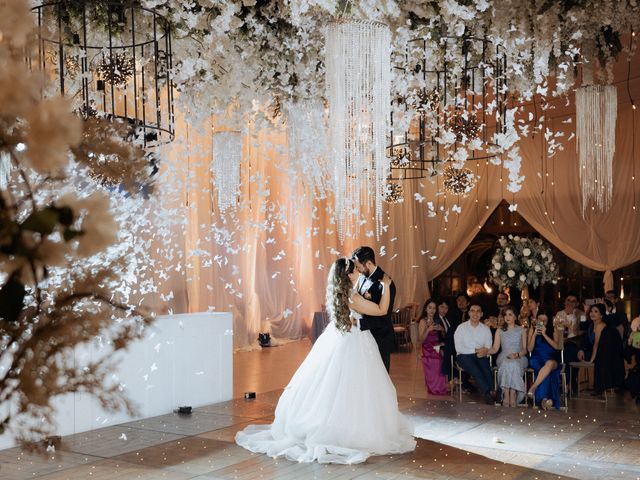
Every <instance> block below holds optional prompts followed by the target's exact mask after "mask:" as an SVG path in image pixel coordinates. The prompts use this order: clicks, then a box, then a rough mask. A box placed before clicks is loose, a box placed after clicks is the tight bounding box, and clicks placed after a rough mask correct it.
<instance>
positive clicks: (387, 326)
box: [358, 267, 396, 372]
mask: <svg viewBox="0 0 640 480" xmlns="http://www.w3.org/2000/svg"><path fill="white" fill-rule="evenodd" d="M382 277H384V272H383V271H382V269H381V268H380V267H376V269H375V270H374V271H373V272H372V273H371V275H370V276H369V277H368V278H367V277H365V276H364V275H360V279H359V280H358V293H360V295H362V296H364V295H365V293H367V292H368V293H369V294H370V295H371V297H370V298H367V297H368V296H367V297H365V298H367V300H370V301H372V302H374V303H377V304H380V300H381V299H382V288H383V286H382V283H381V282H380V280H382ZM367 281H370V284H367ZM389 294H390V295H391V298H390V299H389V309H388V310H387V314H386V315H381V316H372V315H363V316H362V319H361V320H360V330H369V331H371V335H373V338H374V339H375V341H376V343H377V344H378V350H380V356H381V357H382V362H383V363H384V367H385V368H386V369H387V372H388V371H389V366H390V365H391V352H392V351H393V350H394V347H395V336H394V333H393V323H392V321H391V312H392V311H393V302H394V300H395V298H396V286H395V284H394V283H393V282H391V284H390V285H389Z"/></svg>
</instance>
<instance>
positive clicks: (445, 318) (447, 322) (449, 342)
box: [436, 300, 458, 381]
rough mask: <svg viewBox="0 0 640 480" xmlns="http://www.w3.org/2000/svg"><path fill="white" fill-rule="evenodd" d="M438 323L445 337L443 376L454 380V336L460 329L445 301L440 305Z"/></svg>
mask: <svg viewBox="0 0 640 480" xmlns="http://www.w3.org/2000/svg"><path fill="white" fill-rule="evenodd" d="M436 323H437V324H438V325H442V329H443V335H442V342H443V343H444V345H443V346H442V352H443V353H442V370H441V372H442V374H443V375H446V376H447V378H448V380H449V381H451V379H452V378H453V372H452V371H451V357H455V355H456V347H455V344H454V343H453V334H454V332H455V331H456V328H457V327H458V323H456V322H455V321H454V319H453V318H451V316H450V315H449V304H448V303H447V302H445V301H444V300H441V301H440V302H439V303H438V315H436Z"/></svg>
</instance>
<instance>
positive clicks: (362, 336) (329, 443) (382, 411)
mask: <svg viewBox="0 0 640 480" xmlns="http://www.w3.org/2000/svg"><path fill="white" fill-rule="evenodd" d="M412 432H413V428H412V426H411V424H410V423H409V421H408V420H407V419H406V418H405V417H404V416H403V415H402V414H401V413H400V412H399V411H398V400H397V397H396V389H395V387H394V386H393V383H392V382H391V379H390V378H389V375H388V373H387V371H386V370H385V368H384V364H383V363H382V359H381V358H380V353H379V351H378V346H377V344H376V342H375V340H374V339H373V336H372V335H371V333H370V332H369V331H364V332H363V331H361V330H360V328H359V327H353V328H352V331H351V332H348V333H341V332H340V331H339V330H337V329H336V326H335V324H334V323H333V322H331V323H329V325H327V328H326V329H325V331H324V332H323V333H322V335H320V337H318V340H317V341H316V343H315V344H314V345H313V348H312V349H311V352H309V355H307V358H306V359H305V360H304V362H302V365H300V368H298V370H297V371H296V373H295V374H294V375H293V378H292V379H291V381H290V382H289V385H287V387H286V388H285V390H284V392H283V393H282V396H281V397H280V400H279V401H278V406H277V407H276V412H275V420H274V422H273V424H272V425H250V426H248V427H247V428H245V429H244V430H243V431H241V432H238V434H237V435H236V443H237V444H238V445H240V446H242V447H244V448H246V449H248V450H251V451H252V452H256V453H265V454H267V455H269V456H271V457H279V456H284V457H286V458H288V459H289V460H293V461H296V462H313V461H317V462H319V463H344V464H352V463H360V462H364V461H365V460H366V459H367V458H368V457H369V456H371V455H384V454H391V453H405V452H409V451H412V450H414V449H415V446H416V442H415V440H414V438H413V436H412Z"/></svg>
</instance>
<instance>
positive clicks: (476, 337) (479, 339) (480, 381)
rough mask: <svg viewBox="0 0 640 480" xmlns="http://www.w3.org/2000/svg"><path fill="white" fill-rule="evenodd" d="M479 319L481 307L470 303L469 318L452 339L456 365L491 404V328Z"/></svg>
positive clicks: (480, 317) (492, 393)
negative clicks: (473, 380)
mask: <svg viewBox="0 0 640 480" xmlns="http://www.w3.org/2000/svg"><path fill="white" fill-rule="evenodd" d="M481 319H482V307H481V306H480V305H478V304H477V303H472V304H471V306H470V307H469V320H467V321H466V322H464V323H461V324H460V326H458V328H457V329H456V332H455V334H454V336H453V340H454V343H455V346H456V352H457V354H458V355H457V357H456V359H457V361H458V365H460V366H461V367H462V368H463V369H464V371H465V372H467V373H468V374H469V375H471V376H472V377H473V378H474V379H475V380H476V384H477V385H478V389H479V390H480V391H481V392H482V394H483V395H484V397H485V400H486V402H487V403H489V404H493V402H494V392H493V391H492V390H493V378H492V376H491V366H490V365H489V349H490V348H491V346H492V344H493V339H492V338H491V330H490V329H489V327H487V326H486V325H485V324H484V323H481V322H480V320H481Z"/></svg>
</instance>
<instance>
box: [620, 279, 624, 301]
mask: <svg viewBox="0 0 640 480" xmlns="http://www.w3.org/2000/svg"><path fill="white" fill-rule="evenodd" d="M623 282H624V277H620V300H622V299H624V283H623Z"/></svg>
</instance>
